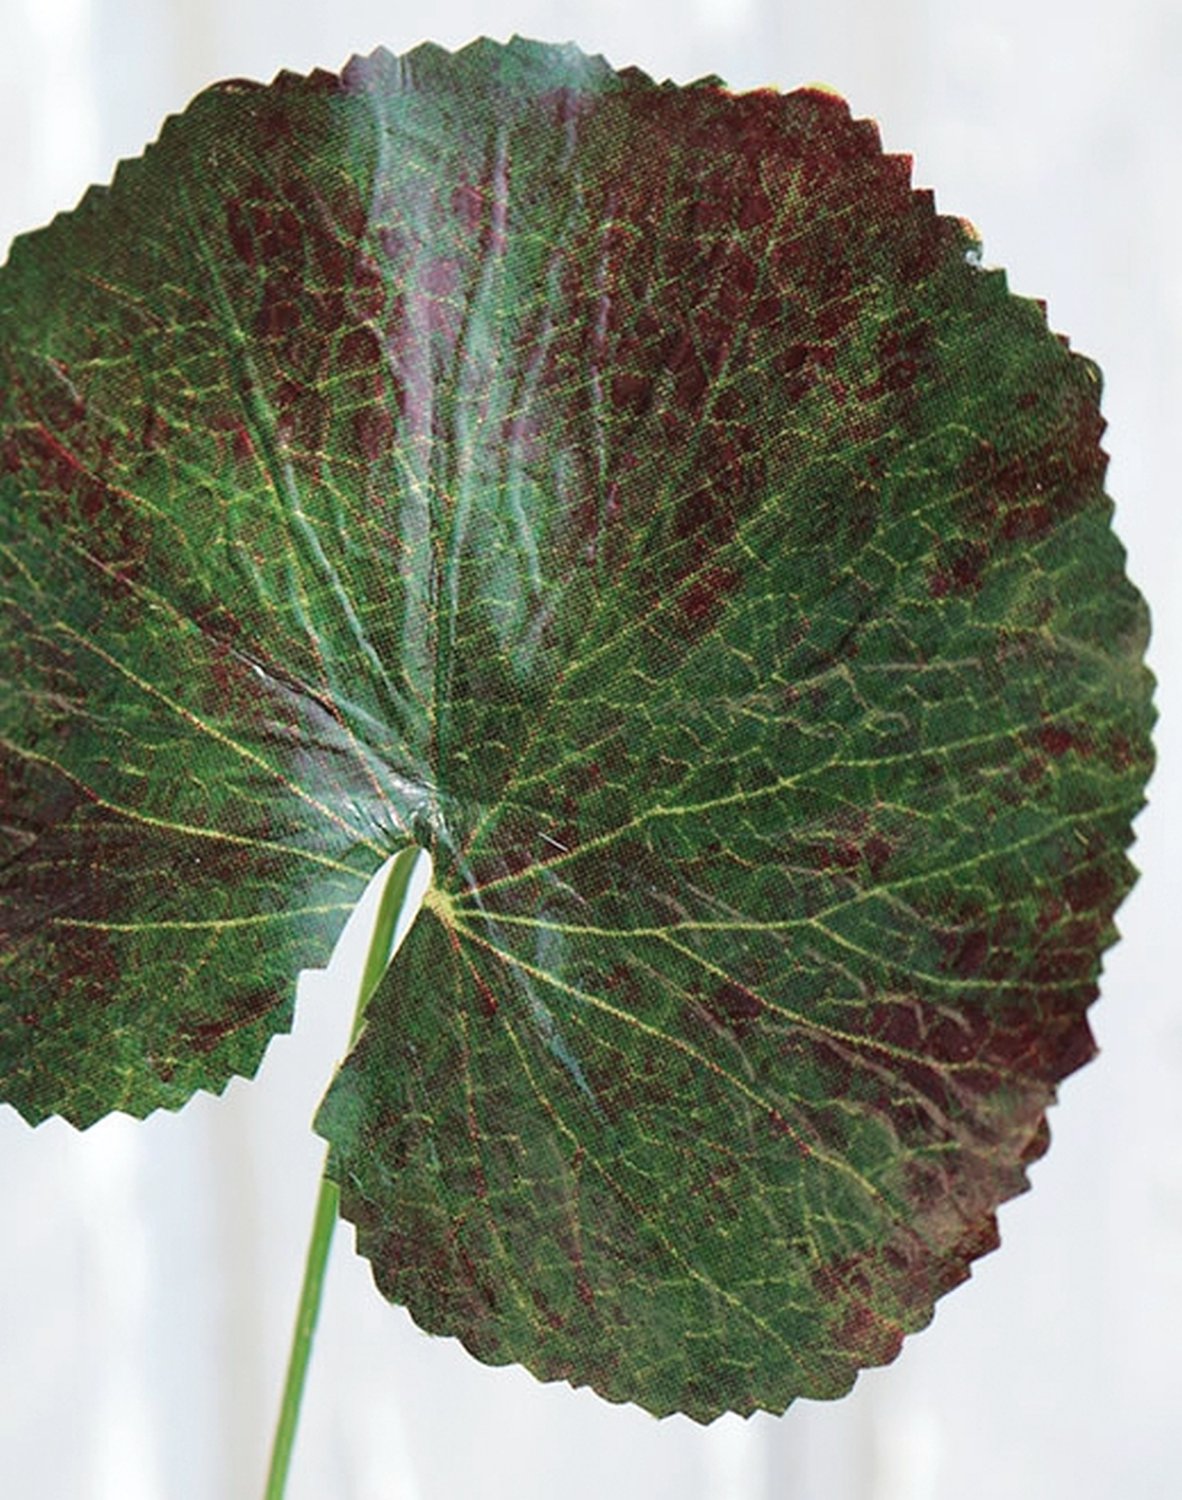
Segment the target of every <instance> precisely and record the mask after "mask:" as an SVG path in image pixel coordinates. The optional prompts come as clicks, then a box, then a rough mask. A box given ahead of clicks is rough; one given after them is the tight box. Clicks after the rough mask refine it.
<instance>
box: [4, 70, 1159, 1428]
mask: <svg viewBox="0 0 1182 1500" xmlns="http://www.w3.org/2000/svg"><path fill="white" fill-rule="evenodd" d="M0 347H2V350H3V356H2V357H3V360H4V366H3V376H2V379H3V389H2V392H0V401H2V406H0V419H2V422H3V435H2V438H0V441H2V443H3V448H2V449H0V494H2V496H3V510H2V517H3V520H2V525H3V532H2V534H0V566H2V568H3V572H2V575H0V576H2V588H3V594H2V606H3V616H2V620H3V624H2V627H0V628H2V629H3V631H4V641H5V653H6V661H7V662H8V663H10V664H11V665H10V666H9V667H8V668H7V669H6V673H5V678H6V680H5V682H4V684H3V689H2V691H3V698H2V700H0V702H2V708H3V738H2V742H0V755H2V757H3V759H2V761H0V773H2V776H3V780H2V781H0V795H2V796H3V801H4V815H3V819H2V825H3V826H2V831H0V837H3V839H4V840H5V855H4V861H3V867H2V871H0V882H2V885H0V899H2V901H3V905H2V907H0V921H2V922H3V927H2V928H0V932H2V935H3V948H2V949H0V963H2V964H3V969H2V970H0V975H2V979H0V982H2V984H3V991H2V993H0V1007H2V1009H0V1026H2V1032H0V1036H2V1041H0V1077H2V1078H3V1081H4V1088H5V1090H6V1094H7V1097H9V1098H10V1099H11V1100H12V1101H13V1102H14V1103H16V1104H17V1106H18V1108H20V1109H21V1110H22V1111H23V1112H24V1113H25V1114H26V1115H27V1116H28V1117H29V1118H31V1119H35V1118H39V1117H40V1116H42V1115H44V1114H46V1113H49V1112H55V1111H56V1112H59V1113H62V1114H65V1115H67V1116H68V1117H70V1118H72V1119H75V1120H77V1121H79V1122H85V1121H87V1120H89V1119H92V1118H94V1117H96V1116H97V1115H98V1114H100V1113H102V1112H104V1111H105V1110H108V1109H112V1108H122V1109H128V1110H131V1111H134V1112H139V1113H142V1112H145V1111H146V1110H148V1109H151V1108H153V1107H155V1106H156V1105H158V1104H167V1105H175V1104H177V1103H179V1102H181V1101H182V1100H183V1098H184V1097H186V1096H187V1095H188V1094H189V1093H190V1092H191V1091H192V1090H193V1089H194V1088H198V1087H206V1088H218V1087H220V1086H221V1085H222V1084H223V1083H224V1082H225V1080H226V1078H227V1077H228V1076H230V1075H231V1074H233V1073H235V1072H251V1071H253V1069H254V1067H255V1066H256V1065H257V1061H258V1057H259V1056H260V1054H261V1050H262V1047H263V1046H264V1045H265V1042H266V1040H267V1038H268V1036H269V1035H270V1034H272V1033H273V1032H274V1031H275V1030H276V1029H278V1028H279V1027H281V1026H284V1025H286V1024H287V1022H288V1020H289V1016H290V996H291V992H292V985H293V981H294V975H295V971H296V970H297V969H298V968H299V967H300V966H301V965H303V964H307V963H311V962H316V961H319V960H321V959H323V957H324V956H325V954H326V951H327V947H328V943H329V941H330V939H331V936H332V933H333V931H334V930H335V928H336V927H337V926H339V923H340V921H341V919H342V917H343V915H344V913H345V911H346V910H347V908H348V906H349V905H350V903H351V901H352V900H353V899H354V898H355V895H356V893H357V892H358V890H359V888H360V886H361V884H362V882H363V881H364V879H365V877H366V876H367V875H368V874H369V873H370V872H371V871H372V870H373V869H375V868H376V867H377V865H378V863H379V862H380V861H381V859H382V858H383V857H384V856H385V855H386V854H387V853H388V852H389V851H390V850H391V849H393V848H396V847H398V846H399V845H400V844H403V843H405V842H407V841H408V840H417V841H419V842H421V843H424V844H426V845H428V846H429V847H430V849H431V852H432V856H433V859H434V868H435V876H434V885H433V887H432V889H431V890H430V891H429V893H428V896H427V899H426V905H425V910H424V913H423V915H422V916H421V917H420V919H419V921H418V922H417V924H416V925H415V927H414V928H413V929H412V931H411V933H410V935H409V936H408V938H407V940H406V942H405V944H404V947H403V949H402V951H401V952H400V954H399V956H398V958H397V959H396V961H395V963H394V965H393V967H392V969H391V971H390V972H389V973H388V974H387V975H386V978H385V980H384V981H383V983H382V985H381V986H380V988H379V990H378V992H377V994H376V995H375V997H374V999H373V1001H372V1002H371V1005H370V1010H369V1013H368V1024H367V1027H366V1029H365V1031H364V1033H363V1034H362V1036H361V1038H360V1039H359V1041H358V1044H357V1046H356V1048H355V1049H354V1051H353V1052H352V1054H351V1055H350V1057H349V1058H348V1059H347V1061H346V1063H345V1064H344V1066H343V1067H342V1069H341V1071H340V1073H339V1074H338V1077H337V1079H336V1080H335V1082H334V1084H333V1085H332V1088H331V1089H330V1091H329V1094H328V1096H327V1098H326V1100H325V1103H324V1105H323V1106H322V1109H321V1112H320V1115H319V1118H318V1121H317V1128H318V1129H319V1130H320V1131H321V1132H322V1133H323V1134H324V1135H325V1136H326V1138H327V1139H328V1141H329V1142H330V1146H331V1153H330V1172H331V1173H332V1174H333V1176H334V1177H335V1178H336V1180H337V1181H338V1182H339V1183H340V1186H341V1198H342V1210H343V1212H344V1213H345V1214H346V1215H347V1217H349V1218H350V1219H351V1220H353V1222H354V1223H355V1224H356V1226H357V1229H358V1244H359V1247H360V1249H361V1250H362V1252H363V1253H364V1254H366V1255H367V1256H368V1257H369V1258H370V1260H371V1262H372V1263H373V1267H374V1272H375V1276H376V1278H377V1281H378V1284H379V1286H380V1287H381V1288H382V1290H383V1291H384V1292H385V1293H386V1294H387V1295H388V1296H390V1297H391V1298H393V1299H395V1300H397V1301H400V1302H404V1303H406V1304H407V1305H408V1306H409V1308H410V1309H411V1311H412V1313H413V1314H414V1316H415V1317H416V1319H418V1321H419V1322H420V1323H421V1324H422V1325H423V1326H424V1327H425V1328H427V1329H429V1330H432V1331H435V1332H441V1333H449V1334H455V1335H458V1336H459V1337H460V1338H462V1339H463V1340H464V1342H465V1343H466V1344H467V1345H468V1347H469V1348H470V1349H472V1350H473V1352H474V1353H476V1354H477V1355H478V1356H480V1357H481V1358H482V1359H486V1360H489V1361H493V1362H503V1361H508V1360H517V1361H521V1362H522V1363H524V1364H526V1365H527V1366H528V1367H529V1368H530V1369H532V1370H533V1371H535V1373H537V1374H538V1375H540V1376H542V1377H543V1378H559V1377H562V1378H566V1379H569V1380H571V1381H573V1382H575V1383H588V1384H590V1385H592V1386H594V1387H595V1388H596V1389H597V1390H599V1391H600V1392H601V1393H602V1394H604V1395H606V1396H608V1397H609V1398H611V1399H615V1400H632V1401H637V1402H639V1403H641V1404H643V1405H644V1406H646V1407H648V1408H649V1409H650V1410H652V1411H656V1412H666V1411H673V1410H681V1411H685V1412H688V1413H689V1414H690V1415H691V1416H694V1417H696V1418H699V1419H703V1420H704V1419H708V1418H709V1417H711V1416H713V1415H715V1414H716V1413H718V1412H719V1411H722V1410H726V1409H734V1410H738V1411H750V1410H752V1409H753V1408H755V1407H767V1408H770V1409H773V1410H779V1409H782V1408H783V1407H784V1406H785V1405H786V1404H787V1402H789V1401H790V1400H791V1399H793V1398H794V1397H795V1396H798V1395H809V1396H832V1395H836V1394H839V1393H840V1392H841V1391H843V1390H845V1389H846V1388H847V1387H848V1386H849V1384H850V1382H851V1380H852V1379H853V1376H854V1374H855V1372H856V1371H857V1369H858V1368H860V1367H862V1366H865V1365H867V1364H874V1363H880V1362H882V1361H884V1360H887V1359H889V1358H891V1357H892V1355H893V1354H894V1352H895V1350H896V1348H897V1346H898V1343H899V1340H900V1338H901V1336H902V1335H903V1333H905V1332H907V1331H909V1330H911V1329H914V1328H916V1327H918V1326H920V1325H922V1324H923V1323H924V1322H926V1321H927V1320H928V1318H929V1317H930V1315H931V1309H932V1305H933V1302H934V1300H935V1298H936V1297H937V1296H939V1295H940V1294H941V1293H942V1292H943V1291H945V1290H946V1289H947V1288H948V1287H950V1286H951V1285H953V1284H955V1283H956V1282H957V1281H959V1280H961V1279H963V1277H964V1276H965V1275H966V1274H967V1270H968V1266H969V1263H970V1261H971V1260H972V1258H973V1257H974V1256H975V1255H977V1254H979V1253H981V1251H982V1250H984V1249H987V1248H989V1246H990V1245H991V1244H992V1243H994V1238H995V1221H994V1210H995V1209H996V1206H997V1205H998V1203H999V1202H1001V1201H1002V1200H1004V1199H1005V1198H1007V1197H1009V1196H1010V1195H1012V1194H1013V1193H1015V1192H1017V1191H1019V1190H1021V1188H1022V1187H1023V1186H1024V1185H1025V1168H1026V1166H1027V1165H1028V1163H1029V1162H1030V1160H1031V1159H1032V1158H1033V1157H1035V1156H1037V1155H1038V1154H1039V1153H1040V1152H1041V1151H1042V1150H1043V1149H1044V1148H1045V1145H1046V1139H1047V1137H1046V1128H1045V1111H1046V1108H1047V1106H1048V1105H1049V1103H1050V1102H1051V1101H1052V1099H1053V1097H1054V1089H1055V1085H1056V1083H1057V1081H1058V1080H1059V1079H1060V1078H1062V1077H1063V1076H1064V1075H1065V1074H1067V1073H1068V1072H1070V1071H1071V1070H1072V1069H1073V1068H1075V1067H1077V1066H1078V1065H1079V1064H1080V1063H1082V1062H1083V1061H1085V1060H1086V1058H1087V1057H1088V1056H1089V1055H1090V1052H1091V1050H1092V1042H1091V1037H1090V1033H1089V1030H1088V1026H1087V1022H1086V1019H1085V1011H1086V1009H1087V1006H1088V1005H1089V1004H1090V1002H1091V1001H1092V999H1093V998H1094V997H1095V994H1096V983H1097V976H1098V972H1099V965H1100V956H1101V953H1102V951H1103V949H1104V947H1105V946H1106V945H1107V944H1108V943H1109V942H1111V941H1112V939H1113V937H1114V936H1115V931H1114V928H1113V926H1112V918H1113V913H1114V911H1115V908H1116V906H1117V905H1118V903H1119V901H1120V900H1121V898H1122V896H1123V895H1124V893H1125V892H1126V890H1127V889H1128V886H1129V884H1130V882H1131V879H1132V874H1133V872H1132V867H1131V866H1130V864H1129V863H1128V861H1127V859H1126V857H1125V853H1124V851H1125V849H1126V848H1127V846H1128V844H1129V842H1130V839H1131V831H1130V822H1131V819H1132V817H1133V815H1134V813H1135V812H1136V810H1137V808H1138V807H1139V806H1140V804H1141V801H1142V793H1143V788H1144V784H1145V781H1146V778H1147V775H1148V772H1149V767H1150V764H1151V751H1150V746H1149V729H1150V725H1151V722H1152V710H1151V706H1150V679H1149V677H1148V674H1147V673H1146V671H1145V669H1144V667H1143V666H1142V665H1141V656H1142V652H1143V649H1144V643H1145V637H1146V630H1147V624H1146V612H1145V608H1144V605H1143V603H1142V601H1141V599H1140V598H1139V596H1138V594H1137V593H1136V591H1135V590H1134V588H1133V587H1132V586H1131V585H1130V584H1129V582H1128V581H1127V580H1126V578H1125V577H1124V571H1123V566H1124V558H1123V553H1122V550H1121V548H1120V545H1119V543H1118V542H1117V541H1116V539H1115V538H1114V536H1113V534H1112V532H1111V530H1110V527H1109V521H1110V513H1111V504H1110V502H1109V501H1108V500H1107V498H1106V497H1105V495H1104V493H1103V488H1102V477H1103V469H1104V458H1103V455H1102V452H1101V449H1100V447H1099V438H1100V433H1101V428H1102V422H1101V419H1100V416H1099V378H1098V375H1097V372H1096V370H1095V368H1094V366H1092V365H1091V364H1090V363H1089V362H1088V361H1086V360H1084V359H1082V358H1081V357H1079V356H1078V355H1075V354H1073V353H1071V352H1070V351H1069V349H1068V348H1067V346H1066V343H1065V341H1063V340H1061V339H1059V338H1057V337H1055V336H1054V335H1053V334H1051V333H1050V332H1049V331H1048V329H1047V327H1046V322H1045V318H1044V316H1043V314H1042V312H1041V310H1040V309H1039V307H1038V306H1037V305H1035V304H1033V303H1030V302H1027V301H1023V300H1021V299H1018V298H1014V297H1012V296H1010V295H1009V293H1008V291H1007V289H1006V286H1005V282H1004V278H1003V277H1002V276H1001V275H1000V273H996V272H986V271H983V270H982V269H981V268H980V266H979V264H978V250H977V245H976V243H975V241H974V239H973V236H972V234H971V232H970V231H969V230H968V228H967V227H966V226H965V225H964V224H962V223H960V222H958V221H956V220H952V219H949V218H944V217H940V216H938V215H937V214H936V213H935V210H934V206H933V203H932V200H931V197H930V195H928V194H926V193H922V192H914V191H912V190H911V188H910V185H909V172H908V164H907V162H906V161H905V160H904V159H901V158H898V157H891V156H885V155H883V154H882V152H881V150H880V147H879V143H878V139H877V135H876V133H875V131H874V129H873V127H872V126H870V125H869V124H867V123H866V122H864V121H855V120H853V119H851V117H850V115H849V112H848V110H847V109H846V107H845V106H844V104H842V103H841V102H840V101H839V100H837V99H836V98H834V97H833V96H831V95H828V94H825V93H822V92H819V91H811V90H806V91H802V92H798V93H795V94H789V95H785V96H781V95H778V94H774V93H771V92H762V93H755V94H748V95H743V96H732V95H730V94H728V93H727V92H726V91H725V90H724V89H723V88H722V87H721V86H719V85H718V84H717V83H716V82H715V81H712V80H711V81H705V82H703V83H701V84H698V85H693V86H691V87H688V88H675V87H673V86H671V85H664V86H660V87H658V86H656V85H655V84H653V83H652V82H651V81H650V80H649V79H647V78H646V77H644V76H643V75H642V74H639V73H637V72H635V71H629V72H624V73H619V74H617V73H613V72H612V71H611V70H610V69H609V68H608V67H607V65H606V64H604V63H603V62H601V61H599V60H594V59H588V58H586V57H584V56H582V55H581V54H580V53H578V52H577V51H575V50H574V49H571V48H555V47H545V46H541V45H538V44H533V43H526V42H522V41H519V40H518V41H515V42H513V43H512V44H510V45H509V46H507V47H499V46H496V45H495V44H493V43H489V42H482V43H478V44H475V45H473V46H472V47H470V48H468V49H466V50H465V51H464V52H463V53H460V54H457V55H455V56H450V55H449V54H447V53H445V52H442V51H441V50H440V49H438V48H433V47H423V48H419V49H417V50H416V51H415V52H413V53H411V54H409V55H408V56H407V57H404V58H401V59H395V58H393V57H391V56H389V55H388V54H386V53H377V54H375V55H374V56H373V57H372V58H369V59H364V60H356V61H354V62H353V63H352V64H350V66H349V67H348V68H347V69H346V70H345V72H344V74H343V75H342V76H341V77H340V78H338V77H335V76H332V75H328V74H314V75H313V76H312V77H311V78H308V79H299V78H294V77H291V76H288V75H282V76H281V77H280V78H279V79H277V80H276V81H275V83H274V84H272V85H271V86H270V87H268V88H262V87H260V86H256V85H248V84H241V83H232V84H225V85H221V86H219V87H216V88H214V89H211V90H209V91H207V92H206V93H205V94H203V95H201V96H200V97H199V98H198V99H197V100H196V101H195V102H194V104H193V105H192V106H191V107H190V109H189V110H188V111H187V112H186V114H185V115H184V116H182V117H180V118H179V119H177V120H174V121H170V122H169V123H168V125H167V126H166V128H165V130H164V132H163V133H162V136H161V139H160V141H159V143H158V144H157V145H156V146H155V147H153V148H151V149H150V150H149V151H148V152H147V153H146V155H145V156H144V158H143V159H142V160H140V161H137V162H132V163H125V164H124V165H123V166H122V167H121V168H120V170H119V173H118V174H117V176H116V180H115V182H114V184H113V186H112V188H111V189H110V190H108V191H92V192H91V193H90V194H89V195H88V196H87V198H86V199H85V200H84V201H83V203H82V204H81V205H80V207H79V209H78V210H77V211H76V212H75V213H73V214H71V215H68V216H64V217H62V218H60V219H58V220H57V221H55V223H54V224H53V225H51V226H50V227H49V228H48V229H46V230H44V231H42V232H40V233H39V234H36V235H31V236H29V237H27V238H25V239H23V240H21V241H19V242H18V243H17V245H16V247H15V248H14V251H13V254H12V257H11V260H10V263H9V265H8V266H7V267H6V268H5V270H4V272H3V273H2V277H0Z"/></svg>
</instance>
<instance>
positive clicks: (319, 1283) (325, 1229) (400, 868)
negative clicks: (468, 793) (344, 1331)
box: [265, 848, 420, 1500]
mask: <svg viewBox="0 0 1182 1500" xmlns="http://www.w3.org/2000/svg"><path fill="white" fill-rule="evenodd" d="M419 853H420V851H419V850H418V849H413V848H412V849H403V850H402V851H401V852H400V853H399V854H397V855H395V857H394V863H393V865H392V867H391V869H390V874H389V876H388V877H387V879H386V884H385V886H384V887H383V889H382V894H381V898H380V900H379V902H378V914H377V918H376V920H375V923H374V929H373V937H372V938H371V939H370V944H369V952H368V953H367V954H366V957H365V968H364V969H363V970H362V973H361V986H360V989H359V990H358V994H357V1009H356V1010H355V1012H354V1014H353V1027H352V1030H351V1031H350V1033H349V1045H350V1046H352V1044H353V1043H354V1042H355V1041H356V1040H357V1037H358V1035H359V1034H360V1032H361V1028H362V1025H363V1024H364V1018H365V1007H366V1006H367V1005H368V1004H369V998H370V996H371V995H372V994H373V992H374V990H375V989H377V986H378V981H379V980H380V979H381V977H382V975H383V974H384V973H385V972H386V966H387V964H388V963H389V962H390V955H391V949H392V946H393V943H394V932H395V929H396V927H397V926H398V918H399V917H400V916H401V914H402V908H403V906H404V905H405V904H406V892H407V888H408V886H409V885H410V876H411V871H412V870H413V869H414V867H415V862H416V861H417V859H418V856H419ZM340 1196H341V1194H340V1189H339V1188H338V1187H337V1185H336V1183H335V1182H333V1181H332V1179H331V1178H330V1177H328V1176H327V1174H326V1173H325V1174H322V1175H321V1178H320V1195H319V1197H318V1198H317V1200H316V1214H315V1217H314V1218H313V1220H312V1237H311V1239H310V1240H309V1242H308V1258H307V1261H306V1262H305V1265H304V1284H303V1286H302V1287H301V1289H300V1302H299V1307H298V1308H297V1309H296V1320H295V1331H294V1333H293V1334H292V1340H291V1353H290V1355H289V1356H288V1361H287V1379H286V1381H285V1383H284V1386H283V1402H282V1405H281V1406H280V1408H279V1422H278V1425H277V1426H276V1428H275V1442H274V1445H273V1447H272V1449H271V1467H270V1469H269V1470H268V1473H267V1488H266V1491H265V1500H283V1494H284V1491H285V1490H286V1488H287V1473H288V1469H289V1468H290V1467H291V1451H292V1447H293V1446H294V1444H295V1436H296V1428H297V1426H298V1424H299V1419H300V1402H301V1400H302V1398H303V1394H304V1382H305V1380H306V1378H307V1374H308V1359H309V1357H310V1356H311V1353H312V1335H313V1333H315V1331H316V1319H317V1316H318V1315H319V1312H320V1298H321V1294H322V1293H323V1291H324V1273H325V1271H326V1269H327V1267H328V1252H329V1250H330V1249H331V1247H332V1235H333V1230H334V1229H335V1228H336V1223H337V1207H338V1204H339V1202H340Z"/></svg>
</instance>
